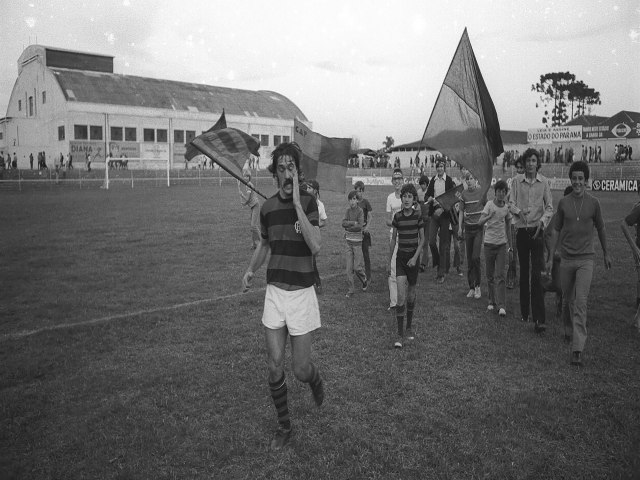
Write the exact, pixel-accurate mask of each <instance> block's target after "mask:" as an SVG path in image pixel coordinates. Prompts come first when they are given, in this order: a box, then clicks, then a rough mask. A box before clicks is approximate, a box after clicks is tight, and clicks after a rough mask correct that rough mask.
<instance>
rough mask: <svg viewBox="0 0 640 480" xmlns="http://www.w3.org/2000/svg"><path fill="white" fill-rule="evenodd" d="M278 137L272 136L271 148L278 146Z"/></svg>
mask: <svg viewBox="0 0 640 480" xmlns="http://www.w3.org/2000/svg"><path fill="white" fill-rule="evenodd" d="M280 138H281V137H280V135H274V136H273V146H274V147H277V146H278V145H280Z"/></svg>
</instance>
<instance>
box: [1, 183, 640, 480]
mask: <svg viewBox="0 0 640 480" xmlns="http://www.w3.org/2000/svg"><path fill="white" fill-rule="evenodd" d="M261 190H263V191H264V192H265V193H267V192H273V191H274V187H273V186H272V185H269V186H268V187H266V186H264V184H263V185H261ZM390 192H391V188H390V187H388V188H383V187H368V188H367V190H366V192H365V193H366V196H367V198H369V200H370V201H371V203H372V206H373V209H374V210H373V227H372V234H373V247H372V251H371V254H372V268H373V284H372V287H371V288H370V289H369V291H368V292H366V293H363V292H357V293H356V295H355V296H354V297H352V298H351V299H346V298H345V297H344V293H345V292H346V290H347V282H346V278H345V275H344V263H345V262H344V245H345V244H344V239H343V229H342V228H341V226H340V224H341V220H342V217H343V214H344V211H345V209H346V207H347V200H346V195H343V194H336V193H332V192H324V191H322V192H321V199H322V200H323V202H324V203H325V206H326V209H327V214H328V216H329V222H328V225H327V227H325V228H323V229H322V238H323V245H322V251H321V254H320V256H319V258H318V267H319V270H320V274H321V276H322V277H323V279H324V280H323V287H324V292H325V293H324V295H323V296H321V297H319V301H320V310H321V316H322V322H323V328H322V329H321V330H320V331H319V332H318V333H317V334H316V339H315V344H314V353H313V355H314V359H315V361H316V363H317V364H318V366H319V367H320V369H321V371H322V372H323V375H324V377H325V390H326V394H327V397H326V400H325V404H324V405H323V406H322V407H321V408H320V409H316V408H315V406H313V401H312V399H311V396H310V393H309V391H308V388H307V386H306V385H303V384H300V383H299V382H297V381H296V380H295V379H294V377H293V375H292V373H291V372H290V369H289V365H290V364H289V361H288V360H287V378H288V383H289V403H290V409H291V413H292V420H293V424H294V436H293V440H292V445H291V446H290V447H288V448H286V449H285V450H284V451H283V452H280V453H277V454H274V453H271V452H269V451H268V449H267V446H268V440H269V438H270V435H271V433H272V430H273V428H274V427H275V423H276V420H275V410H274V408H273V405H272V404H271V399H270V397H269V394H268V387H267V383H266V365H265V354H264V347H263V338H262V327H261V324H260V316H261V311H262V300H263V295H264V285H265V282H264V278H265V267H266V265H265V266H263V267H262V268H261V270H260V271H259V272H258V274H257V275H256V279H255V281H254V285H253V288H252V290H250V291H249V292H248V293H246V294H242V293H240V292H241V278H242V275H243V273H244V272H245V270H246V268H247V265H248V263H249V259H250V256H251V254H252V250H251V249H250V244H251V241H250V238H251V237H250V232H249V212H248V210H247V209H243V208H242V207H241V205H240V197H239V195H238V193H237V187H236V185H235V183H233V182H230V181H227V182H223V183H222V185H219V184H217V183H216V184H214V185H207V186H198V185H195V184H192V185H190V186H187V185H182V186H175V187H170V188H167V187H162V186H158V187H155V186H147V187H142V188H134V189H131V188H127V187H126V186H124V185H123V186H117V185H116V187H115V188H111V189H109V190H108V191H105V190H100V189H98V188H91V189H81V190H80V189H78V190H76V189H70V188H63V189H58V188H55V187H54V188H46V189H33V190H26V191H24V192H8V191H2V192H0V203H1V205H2V208H1V209H0V225H1V232H2V233H0V245H1V248H2V262H1V263H0V270H1V278H2V288H1V291H2V293H1V296H0V299H1V301H0V304H1V305H0V313H1V315H0V319H1V320H0V412H1V413H0V450H1V451H2V452H3V455H2V460H0V477H1V478H29V479H40V478H42V479H45V478H390V477H394V478H438V479H440V478H481V477H485V478H585V477H591V478H633V475H634V474H635V475H637V472H638V471H640V461H639V458H640V429H639V428H638V425H640V404H639V403H638V398H639V396H640V353H639V352H640V334H638V332H637V331H636V330H635V327H634V326H633V324H632V318H633V314H634V310H635V308H634V306H635V293H636V292H635V283H636V273H635V269H634V265H633V259H632V257H631V253H630V251H629V248H628V246H627V244H626V241H625V239H624V237H623V235H622V232H621V231H620V228H619V223H620V221H621V220H622V218H623V217H624V215H626V213H627V212H628V211H629V210H630V209H631V207H632V206H633V205H634V204H635V202H636V201H637V200H638V196H637V194H634V193H608V194H600V195H598V198H599V199H600V202H601V205H602V207H603V213H604V217H605V222H606V224H607V233H608V240H609V249H610V251H611V253H612V255H613V257H614V266H613V269H612V270H611V271H605V270H604V268H603V265H602V253H601V251H600V250H599V244H598V243H597V242H596V252H597V253H596V268H595V272H594V278H593V282H592V286H591V293H590V296H589V312H588V318H589V320H588V328H589V338H588V341H587V345H586V349H585V361H586V366H585V368H584V369H583V370H577V369H575V368H572V367H570V366H569V364H568V362H569V349H568V347H567V346H565V344H563V342H562V334H563V330H562V326H561V325H558V324H557V322H556V321H555V320H554V318H553V309H554V306H553V300H554V299H552V298H551V297H550V296H548V297H547V322H548V325H549V328H548V330H547V333H546V335H545V336H543V337H538V336H536V335H534V334H533V327H532V325H531V324H522V323H520V322H519V321H518V318H519V309H518V299H517V289H514V290H508V291H507V318H506V319H502V320H501V319H499V318H498V317H497V315H492V314H489V313H487V312H486V298H484V296H483V298H482V299H480V300H474V299H467V298H466V297H465V294H466V292H467V283H466V278H464V277H458V276H456V275H455V273H453V272H452V274H450V275H449V276H448V277H447V281H446V282H445V283H444V284H442V285H437V284H436V283H435V281H434V276H435V272H434V271H433V269H431V268H430V269H428V270H427V271H426V272H425V273H423V274H421V275H420V277H419V283H418V300H417V304H416V313H415V320H414V323H415V330H416V341H415V343H414V344H412V345H411V346H409V347H408V348H404V349H403V350H402V351H396V350H393V348H392V339H393V332H394V325H395V319H394V318H392V317H391V315H390V314H389V312H387V308H386V307H387V305H388V289H387V283H386V273H385V262H386V258H387V255H388V228H387V227H385V226H384V218H386V214H385V213H384V208H385V200H386V196H387V195H388V193H390ZM559 194H560V193H559V192H555V193H554V200H556V202H557V199H558V198H559ZM483 275H484V265H483ZM482 288H483V293H484V292H485V290H486V279H484V278H483V284H482Z"/></svg>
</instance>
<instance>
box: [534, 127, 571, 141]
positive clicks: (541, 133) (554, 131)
mask: <svg viewBox="0 0 640 480" xmlns="http://www.w3.org/2000/svg"><path fill="white" fill-rule="evenodd" d="M581 140H582V125H573V126H570V127H550V128H530V129H529V130H527V142H529V143H551V142H574V141H578V142H579V141H581Z"/></svg>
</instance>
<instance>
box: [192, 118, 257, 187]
mask: <svg viewBox="0 0 640 480" xmlns="http://www.w3.org/2000/svg"><path fill="white" fill-rule="evenodd" d="M189 145H190V146H193V147H194V148H195V149H196V150H197V151H198V152H201V153H203V154H205V155H206V156H207V157H209V158H210V159H211V160H213V161H214V162H215V163H217V164H218V165H220V167H221V168H223V169H224V170H225V171H226V172H228V173H229V174H230V175H232V176H233V177H234V178H236V179H238V180H239V181H240V182H242V183H243V184H245V185H247V186H249V185H248V184H247V182H246V181H245V179H244V177H243V176H242V168H243V167H244V164H245V162H246V161H247V159H248V158H249V155H255V156H258V155H259V152H258V149H259V148H260V142H258V140H256V139H255V138H254V137H252V136H251V135H249V134H247V133H245V132H243V131H242V130H238V129H237V128H232V127H228V128H223V129H220V130H215V131H207V132H204V133H203V134H202V135H198V136H197V137H196V138H194V139H193V140H192V141H191V143H190V144H189ZM250 188H252V189H253V190H254V191H255V192H256V193H257V194H258V195H261V196H262V197H264V198H267V197H265V196H264V195H263V194H262V193H260V192H259V191H258V190H256V189H255V187H250Z"/></svg>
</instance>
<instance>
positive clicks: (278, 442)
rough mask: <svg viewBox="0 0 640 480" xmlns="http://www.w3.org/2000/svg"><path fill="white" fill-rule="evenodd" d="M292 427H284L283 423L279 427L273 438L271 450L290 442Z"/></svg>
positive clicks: (278, 448)
mask: <svg viewBox="0 0 640 480" xmlns="http://www.w3.org/2000/svg"><path fill="white" fill-rule="evenodd" d="M291 430H292V428H291V427H289V428H284V427H283V426H282V425H280V426H279V427H278V429H277V430H276V433H275V434H274V435H273V439H272V440H271V450H280V449H281V448H283V447H284V446H285V445H287V444H288V443H289V439H290V438H291Z"/></svg>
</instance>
